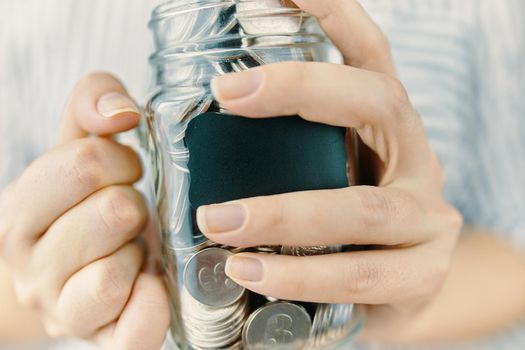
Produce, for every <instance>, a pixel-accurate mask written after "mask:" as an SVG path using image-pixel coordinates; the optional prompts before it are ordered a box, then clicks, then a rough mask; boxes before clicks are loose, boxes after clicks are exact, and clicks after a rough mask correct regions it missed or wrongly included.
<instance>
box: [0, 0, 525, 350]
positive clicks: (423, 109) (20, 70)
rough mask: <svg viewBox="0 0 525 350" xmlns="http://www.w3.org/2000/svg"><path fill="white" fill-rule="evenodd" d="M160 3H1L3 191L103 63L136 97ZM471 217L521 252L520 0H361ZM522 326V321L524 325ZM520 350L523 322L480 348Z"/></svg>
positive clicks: (524, 220) (523, 7) (523, 106)
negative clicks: (83, 80)
mask: <svg viewBox="0 0 525 350" xmlns="http://www.w3.org/2000/svg"><path fill="white" fill-rule="evenodd" d="M158 2H159V1H158V0H157V1H145V0H142V1H141V0H135V1H128V0H89V1H87V0H2V1H0V106H2V107H1V109H0V149H1V150H2V160H1V161H0V188H2V187H3V186H4V185H5V184H6V183H7V182H9V181H11V180H13V179H14V178H15V177H16V176H18V175H19V174H20V172H21V171H22V170H23V169H24V167H26V166H27V164H28V163H29V162H30V161H32V160H33V159H35V157H37V156H39V155H41V154H42V153H43V152H45V151H46V150H47V149H48V148H49V147H50V146H52V145H53V143H54V140H55V137H56V134H57V130H58V128H57V125H58V124H59V122H60V116H61V112H62V109H63V106H64V103H65V100H66V97H67V94H68V92H69V91H70V90H71V88H72V87H73V85H74V83H75V82H76V81H77V80H78V79H79V78H80V77H82V76H83V75H84V74H85V73H87V72H89V71H93V70H107V71H111V72H113V73H115V74H116V75H117V76H119V77H120V78H121V79H122V80H123V81H124V82H125V83H126V85H127V87H128V88H129V90H130V91H131V93H132V95H133V96H135V97H136V98H137V99H138V100H139V101H143V99H144V97H145V95H146V91H147V89H148V86H149V81H150V70H149V67H148V65H147V57H148V55H149V53H151V41H150V34H149V32H148V31H147V29H146V24H147V21H148V18H149V13H150V11H151V9H152V8H153V6H154V5H155V4H156V3H158ZM362 2H363V4H364V5H365V7H366V8H367V10H369V12H370V13H371V15H372V17H373V18H374V19H375V20H376V21H377V22H378V23H379V24H380V26H381V27H382V28H383V29H384V31H385V32H386V34H387V36H388V37H389V40H390V43H391V46H392V50H393V53H394V58H395V61H396V64H397V66H398V69H399V73H400V78H401V80H402V81H403V83H404V84H405V86H406V87H407V90H408V92H409V94H410V96H411V99H412V102H413V104H414V105H415V107H416V108H417V109H418V111H419V112H420V114H421V116H422V118H423V121H424V124H425V126H426V129H427V132H428V136H429V139H430V142H431V144H432V147H433V148H434V150H435V152H436V153H437V154H438V156H439V158H440V159H441V161H442V163H443V165H444V168H445V171H446V175H447V183H446V189H445V191H446V196H447V198H448V199H449V200H450V201H451V202H452V203H453V204H454V205H455V206H456V207H458V208H459V209H460V210H461V211H462V213H463V214H464V216H465V218H466V221H467V222H468V223H471V224H476V225H479V226H483V227H486V228H489V229H493V230H494V231H495V232H498V233H499V234H501V235H502V236H503V237H504V238H506V239H508V240H509V241H512V242H514V243H515V244H516V246H518V247H521V248H523V249H524V251H525V137H523V136H522V134H524V133H525V98H524V97H522V96H520V94H521V93H522V91H523V90H525V59H524V57H525V24H524V23H525V22H524V20H523V19H524V18H525V17H524V15H525V1H523V0H498V1H494V0H363V1H362ZM522 329H525V328H522ZM495 347H499V348H501V349H522V348H525V334H521V332H520V331H519V329H518V330H515V331H512V330H510V331H509V332H505V333H504V334H502V335H501V337H498V338H494V339H490V340H487V341H486V342H484V343H483V344H476V345H474V346H473V348H475V349H493V348H495Z"/></svg>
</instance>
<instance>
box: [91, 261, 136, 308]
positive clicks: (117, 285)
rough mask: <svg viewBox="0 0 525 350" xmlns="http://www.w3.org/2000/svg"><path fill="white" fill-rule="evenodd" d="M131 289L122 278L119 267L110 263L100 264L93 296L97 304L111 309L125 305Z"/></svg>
mask: <svg viewBox="0 0 525 350" xmlns="http://www.w3.org/2000/svg"><path fill="white" fill-rule="evenodd" d="M130 288H131V286H128V285H126V283H125V281H124V280H123V278H122V277H121V274H120V269H119V268H118V267H117V266H115V265H114V264H112V263H110V262H109V261H104V262H101V263H100V264H99V266H98V268H97V271H96V273H95V278H94V281H93V295H94V298H95V300H96V301H97V302H99V303H101V304H102V305H105V306H107V307H111V308H113V307H116V306H120V305H124V304H125V303H126V301H127V299H128V296H129V291H130Z"/></svg>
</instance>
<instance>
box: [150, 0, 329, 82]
mask: <svg viewBox="0 0 525 350" xmlns="http://www.w3.org/2000/svg"><path fill="white" fill-rule="evenodd" d="M290 4H291V2H290V1H289V0H235V1H233V0H193V1H190V2H188V1H183V0H174V1H171V2H168V3H166V4H163V5H160V6H159V7H158V8H156V9H155V10H154V12H153V14H152V19H151V21H150V28H151V29H152V31H153V36H154V42H155V48H156V51H155V53H154V54H153V55H152V56H151V58H150V63H151V64H152V66H153V68H154V72H155V75H154V80H155V85H156V86H161V87H162V86H179V85H183V86H207V85H208V84H209V82H210V81H211V79H212V78H213V77H214V76H217V75H221V74H226V73H232V72H239V71H243V70H246V69H249V68H253V67H256V66H259V65H262V64H268V63H274V62H279V61H290V60H294V61H312V60H316V55H317V52H319V51H320V50H322V49H321V47H322V44H323V43H324V37H323V36H322V35H319V34H312V33H309V30H308V27H309V24H310V23H312V22H314V21H313V19H311V17H310V16H309V15H307V14H306V13H304V12H303V11H301V10H300V9H298V8H295V7H291V6H290Z"/></svg>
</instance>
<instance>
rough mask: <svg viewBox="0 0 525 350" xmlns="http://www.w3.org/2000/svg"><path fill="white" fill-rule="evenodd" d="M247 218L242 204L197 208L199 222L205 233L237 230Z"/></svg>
mask: <svg viewBox="0 0 525 350" xmlns="http://www.w3.org/2000/svg"><path fill="white" fill-rule="evenodd" d="M245 220H246V213H245V210H244V207H243V206H242V205H240V204H216V205H207V206H203V207H199V208H198V209H197V224H198V225H199V228H200V230H201V232H203V233H223V232H230V231H235V230H237V229H239V228H241V227H242V225H243V224H244V221H245Z"/></svg>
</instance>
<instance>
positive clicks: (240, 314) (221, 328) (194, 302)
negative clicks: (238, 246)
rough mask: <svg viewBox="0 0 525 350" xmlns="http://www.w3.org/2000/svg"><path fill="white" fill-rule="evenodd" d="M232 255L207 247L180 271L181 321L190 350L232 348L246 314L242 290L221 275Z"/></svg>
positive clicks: (237, 342) (220, 249) (245, 298)
mask: <svg viewBox="0 0 525 350" xmlns="http://www.w3.org/2000/svg"><path fill="white" fill-rule="evenodd" d="M231 255H232V253H231V252H230V251H228V250H226V249H222V248H217V247H210V248H206V249H203V250H201V251H199V252H197V253H195V254H194V255H193V256H192V257H191V258H190V259H189V260H188V261H187V263H186V266H185V268H184V273H183V274H184V277H183V279H184V288H182V289H181V296H180V297H181V308H182V309H181V317H182V319H183V321H184V327H185V330H186V338H187V341H188V343H189V344H190V345H191V347H192V348H194V349H218V348H229V349H230V348H236V347H238V346H239V340H240V335H241V332H242V327H243V325H244V322H245V320H246V317H247V313H248V311H249V310H248V302H247V300H248V298H247V296H246V292H245V289H244V288H243V287H241V286H239V285H238V284H236V283H235V282H233V281H232V280H231V279H229V278H228V277H227V276H226V274H225V271H224V267H225V265H226V260H227V259H228V257H229V256H231Z"/></svg>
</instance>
